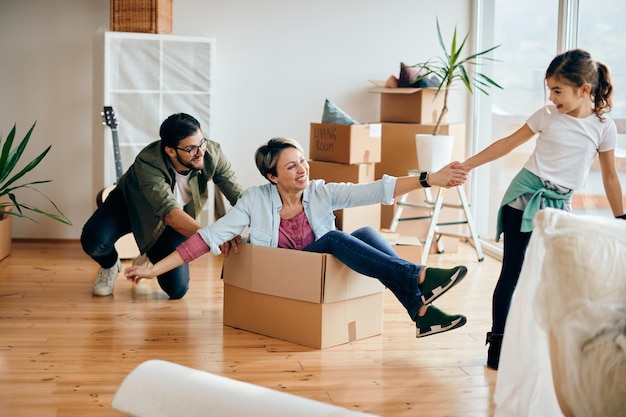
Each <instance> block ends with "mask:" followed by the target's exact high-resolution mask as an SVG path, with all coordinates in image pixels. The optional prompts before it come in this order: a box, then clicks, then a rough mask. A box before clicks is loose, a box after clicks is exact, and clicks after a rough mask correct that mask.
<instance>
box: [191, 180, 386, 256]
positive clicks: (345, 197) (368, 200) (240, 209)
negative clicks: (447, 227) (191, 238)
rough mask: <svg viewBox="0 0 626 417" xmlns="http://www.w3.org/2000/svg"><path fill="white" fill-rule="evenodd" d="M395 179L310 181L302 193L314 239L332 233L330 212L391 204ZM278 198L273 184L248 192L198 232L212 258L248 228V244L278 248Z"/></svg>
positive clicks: (280, 204) (333, 225)
mask: <svg viewBox="0 0 626 417" xmlns="http://www.w3.org/2000/svg"><path fill="white" fill-rule="evenodd" d="M395 188H396V178H395V177H392V176H389V175H383V177H382V178H381V179H380V180H377V181H374V182H370V183H358V184H352V183H345V182H344V183H337V182H335V183H332V182H331V183H325V182H324V181H323V180H311V181H310V182H309V187H308V188H306V189H305V190H303V192H302V205H303V206H304V213H305V215H306V217H307V219H308V220H309V224H310V225H311V229H313V233H314V234H315V238H316V239H319V238H320V237H321V236H324V235H325V234H326V233H327V232H329V231H331V230H334V229H335V215H334V214H333V211H335V210H340V209H344V208H348V207H359V206H367V205H370V204H379V203H382V204H393V193H394V190H395ZM282 207H283V202H282V200H281V197H280V194H279V193H278V190H277V189H276V185H274V184H269V183H268V184H265V185H259V186H256V187H250V188H248V189H247V190H246V191H245V192H244V193H243V195H242V196H241V198H240V199H239V200H238V201H237V204H235V206H234V207H233V208H232V209H231V210H228V212H227V213H226V214H225V215H224V217H221V218H220V219H219V220H218V221H216V222H215V223H213V224H211V225H209V226H207V227H203V228H202V229H200V230H199V231H198V233H200V236H202V239H204V241H205V242H206V243H207V245H209V247H210V248H211V252H212V253H213V254H214V255H219V254H220V253H221V251H220V248H219V245H221V244H222V243H224V242H227V241H229V240H231V239H232V238H233V237H235V236H237V235H238V234H241V232H242V231H243V230H244V228H245V227H246V226H248V227H249V237H248V241H249V242H250V243H252V244H253V245H259V246H270V247H273V248H276V247H278V227H279V225H280V210H281V208H282Z"/></svg>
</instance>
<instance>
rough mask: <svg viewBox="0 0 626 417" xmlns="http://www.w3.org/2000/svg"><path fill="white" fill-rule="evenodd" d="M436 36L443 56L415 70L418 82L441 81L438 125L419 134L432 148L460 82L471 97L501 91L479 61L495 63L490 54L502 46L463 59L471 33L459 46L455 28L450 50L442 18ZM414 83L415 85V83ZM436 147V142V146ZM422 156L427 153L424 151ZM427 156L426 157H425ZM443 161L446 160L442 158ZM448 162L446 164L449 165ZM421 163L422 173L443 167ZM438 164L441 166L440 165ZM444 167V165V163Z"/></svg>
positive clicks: (417, 66) (418, 66) (422, 63)
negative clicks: (424, 165)
mask: <svg viewBox="0 0 626 417" xmlns="http://www.w3.org/2000/svg"><path fill="white" fill-rule="evenodd" d="M437 36H438V38H439V44H440V45H441V49H442V50H443V55H442V56H437V57H432V58H430V59H429V60H427V61H425V62H421V63H418V64H415V65H412V67H415V68H419V69H420V73H419V74H420V75H419V76H418V78H417V79H416V80H415V81H417V80H420V79H424V78H429V80H436V82H438V84H437V86H436V87H435V88H437V91H436V93H435V97H437V96H438V95H439V94H442V93H443V104H442V107H441V110H440V111H439V117H438V118H437V122H436V124H435V126H434V128H433V133H432V135H420V136H421V137H423V139H422V141H423V142H425V143H429V144H430V146H431V147H432V146H434V145H433V144H432V141H433V140H434V138H433V137H432V136H436V135H439V130H440V128H441V124H442V123H443V121H444V119H445V117H446V114H447V113H448V96H449V93H450V90H451V89H452V86H453V85H454V84H455V83H456V82H457V81H461V82H462V83H463V85H465V87H466V88H467V90H468V91H469V92H470V94H473V93H474V91H475V90H478V91H480V92H482V93H483V94H487V95H488V94H489V92H488V91H487V89H488V88H491V87H495V88H500V89H501V88H502V87H501V86H500V85H499V84H498V83H497V82H495V81H494V80H492V79H491V78H489V77H488V76H487V75H485V74H484V73H482V72H481V71H480V70H479V66H480V63H479V61H478V59H479V58H483V59H487V60H490V61H493V60H494V59H493V58H490V57H488V56H487V55H488V54H489V53H491V52H492V51H493V50H494V49H496V48H498V47H499V46H500V45H497V46H493V47H491V48H488V49H485V50H484V51H481V52H477V53H475V54H472V55H469V56H466V57H463V55H462V54H463V52H464V49H465V46H466V44H467V39H468V37H469V33H468V34H466V35H465V37H464V38H463V40H462V41H461V42H460V43H459V42H458V39H457V30H456V26H455V27H454V33H453V35H452V42H451V45H450V50H449V51H448V48H447V47H446V44H445V43H444V41H443V37H442V36H441V28H440V27H439V19H437ZM469 67H472V70H473V71H469ZM415 81H414V82H415ZM429 136H431V137H430V138H429ZM448 143H450V144H449V152H450V153H449V155H448V157H447V160H449V159H450V157H451V153H452V148H451V146H452V144H451V142H450V140H449V141H448ZM434 144H435V145H436V144H437V143H436V142H435V143H434ZM417 145H418V157H419V146H421V144H420V143H419V140H418V144H417ZM422 153H423V154H426V153H427V150H426V149H425V151H424V152H422ZM424 157H426V155H424ZM441 159H442V160H444V159H446V158H445V157H442V158H441ZM446 163H447V162H446ZM422 165H423V164H421V163H420V170H436V169H438V168H440V166H439V167H438V166H430V167H427V168H429V169H424V168H422ZM437 165H439V164H437ZM444 165H445V164H444Z"/></svg>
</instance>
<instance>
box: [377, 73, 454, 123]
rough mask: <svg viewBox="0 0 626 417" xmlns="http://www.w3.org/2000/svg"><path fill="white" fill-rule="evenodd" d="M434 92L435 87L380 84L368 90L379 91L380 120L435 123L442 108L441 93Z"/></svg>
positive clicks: (435, 90)
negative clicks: (401, 86)
mask: <svg viewBox="0 0 626 417" xmlns="http://www.w3.org/2000/svg"><path fill="white" fill-rule="evenodd" d="M373 83H375V84H380V82H377V81H373ZM383 85H384V82H383ZM436 92H437V89H436V88H385V87H380V86H379V87H376V88H374V89H372V90H370V93H380V121H381V122H396V123H432V124H435V123H437V119H438V118H439V114H440V112H441V109H442V108H443V94H436ZM435 95H436V96H437V97H435Z"/></svg>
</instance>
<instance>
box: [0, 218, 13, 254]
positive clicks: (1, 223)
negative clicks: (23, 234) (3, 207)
mask: <svg viewBox="0 0 626 417" xmlns="http://www.w3.org/2000/svg"><path fill="white" fill-rule="evenodd" d="M12 217H13V216H5V217H3V218H1V219H0V261H1V260H3V259H4V258H6V257H7V256H9V255H10V254H11V221H12Z"/></svg>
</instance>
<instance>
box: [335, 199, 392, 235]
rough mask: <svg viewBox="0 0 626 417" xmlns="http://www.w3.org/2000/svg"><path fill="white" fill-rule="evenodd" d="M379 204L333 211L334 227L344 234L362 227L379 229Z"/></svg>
mask: <svg viewBox="0 0 626 417" xmlns="http://www.w3.org/2000/svg"><path fill="white" fill-rule="evenodd" d="M380 217H381V204H372V205H369V206H361V207H350V208H346V209H343V210H336V211H335V226H336V227H337V229H339V230H343V231H344V232H346V233H352V232H354V231H355V230H356V229H359V228H361V227H364V226H371V227H373V228H374V229H376V230H378V229H380Z"/></svg>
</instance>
